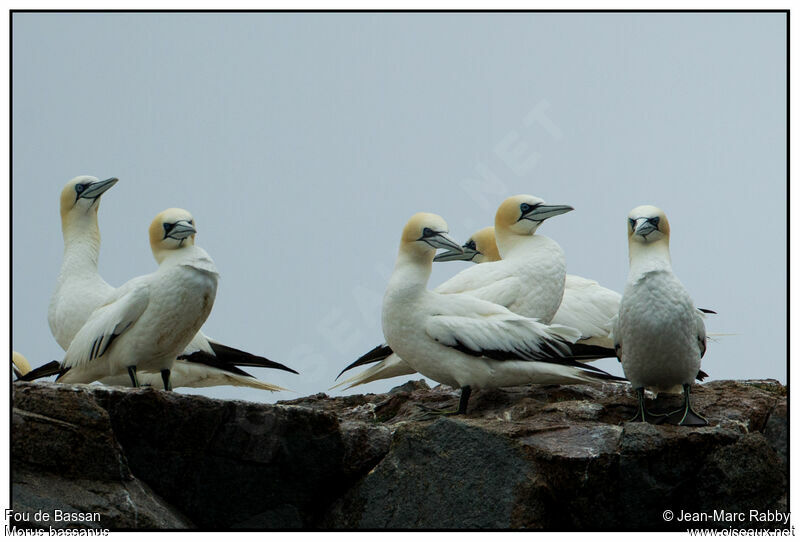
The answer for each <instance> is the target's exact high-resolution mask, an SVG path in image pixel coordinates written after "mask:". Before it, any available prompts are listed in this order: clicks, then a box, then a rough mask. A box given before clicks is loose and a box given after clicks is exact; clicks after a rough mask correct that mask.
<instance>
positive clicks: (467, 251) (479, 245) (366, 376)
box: [331, 226, 500, 390]
mask: <svg viewBox="0 0 800 542" xmlns="http://www.w3.org/2000/svg"><path fill="white" fill-rule="evenodd" d="M499 259H500V253H499V252H497V243H495V240H494V226H489V227H486V228H483V229H482V230H479V231H477V232H475V233H474V234H473V235H472V237H470V238H469V239H468V240H467V242H466V243H464V244H463V245H461V251H458V250H448V251H445V252H441V253H439V254H437V255H436V257H435V258H434V259H433V260H434V261H435V262H448V261H453V260H465V261H472V262H475V263H484V262H496V261H498V260H499ZM444 284H445V285H446V284H447V282H445V283H444ZM433 291H434V292H436V291H438V288H437V289H434V290H433ZM376 362H377V363H376ZM369 363H375V365H373V366H372V367H369V368H367V369H365V370H364V371H362V372H360V373H358V374H357V375H355V376H352V377H350V378H348V379H347V380H343V381H342V382H340V383H339V384H337V385H335V386H333V387H331V389H336V388H338V387H341V386H345V385H347V387H346V388H344V389H346V390H349V389H350V388H353V387H355V386H360V385H362V384H367V383H368V382H374V381H375V380H383V379H386V378H393V377H395V376H402V375H407V374H414V373H415V372H416V371H415V370H414V369H412V368H411V366H410V365H408V363H406V362H405V361H403V360H402V358H400V356H398V355H397V354H394V353H392V349H391V348H389V346H388V345H385V344H382V345H378V346H376V347H375V348H373V349H372V350H370V351H369V352H367V353H366V354H364V355H363V356H361V357H360V358H358V359H357V360H356V361H354V362H353V363H351V364H350V365H348V366H347V367H345V368H344V369H343V370H342V372H341V373H339V376H342V374H344V373H345V372H346V371H349V370H350V369H352V368H354V367H359V366H361V365H366V364H369ZM339 376H337V377H336V378H339Z"/></svg>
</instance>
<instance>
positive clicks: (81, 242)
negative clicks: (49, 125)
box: [47, 175, 118, 350]
mask: <svg viewBox="0 0 800 542" xmlns="http://www.w3.org/2000/svg"><path fill="white" fill-rule="evenodd" d="M117 180H118V179H116V178H115V177H112V178H110V179H106V180H105V181H100V180H98V179H97V178H96V177H90V176H88V175H81V176H79V177H75V178H74V179H72V180H71V181H69V182H68V183H67V184H66V186H64V188H63V189H62V190H61V198H60V209H61V232H62V234H63V236H64V257H63V260H62V263H61V272H60V273H59V275H58V282H57V283H56V289H55V291H54V292H53V295H52V296H51V297H50V307H49V309H48V311H47V322H48V323H49V324H50V331H51V332H52V333H53V337H54V338H55V339H56V342H57V343H58V344H59V346H61V348H63V349H64V350H66V349H67V348H69V344H70V343H71V342H72V338H73V337H74V336H75V334H76V333H77V332H78V330H79V329H80V328H81V326H83V324H84V323H85V322H86V320H87V319H88V318H89V315H90V314H92V312H93V311H94V310H95V309H96V308H97V307H99V306H100V304H101V303H102V302H103V301H104V300H105V299H106V298H107V297H108V296H109V295H111V293H112V292H113V291H114V288H113V287H112V286H110V285H109V284H108V283H107V282H106V281H104V280H103V277H101V276H100V274H99V273H98V272H97V260H98V258H99V256H100V228H99V226H98V225H97V210H98V208H99V207H100V197H101V196H102V195H103V194H104V193H105V192H106V190H108V189H109V188H111V187H112V186H114V185H115V184H116V183H117Z"/></svg>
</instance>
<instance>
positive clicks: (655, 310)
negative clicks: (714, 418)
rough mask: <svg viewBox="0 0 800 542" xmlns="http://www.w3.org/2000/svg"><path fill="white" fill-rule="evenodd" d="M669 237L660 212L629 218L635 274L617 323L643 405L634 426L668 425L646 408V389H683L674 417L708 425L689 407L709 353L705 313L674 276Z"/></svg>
mask: <svg viewBox="0 0 800 542" xmlns="http://www.w3.org/2000/svg"><path fill="white" fill-rule="evenodd" d="M669 235H670V228H669V222H668V221H667V217H666V215H665V214H664V212H663V211H662V210H661V209H659V208H657V207H653V206H652V205H642V206H640V207H636V208H635V209H633V210H632V211H631V212H630V213H629V214H628V255H629V259H630V270H629V273H628V282H627V284H626V286H625V292H624V294H623V295H622V301H621V303H620V308H619V316H618V318H617V319H616V321H615V323H614V329H613V337H614V341H615V348H616V351H617V357H618V358H619V360H620V361H621V362H622V369H623V371H624V372H625V376H627V377H628V379H629V380H630V381H631V385H632V386H633V388H634V389H635V390H636V395H637V399H638V409H637V413H636V416H635V417H634V418H633V419H632V420H631V421H648V422H653V423H660V422H661V421H664V419H665V416H661V415H657V414H652V413H650V412H648V411H647V409H646V408H645V404H644V389H645V388H651V389H654V390H655V391H666V390H670V389H672V388H674V387H675V386H682V387H683V394H684V404H683V408H681V409H680V410H678V411H676V412H673V413H671V414H670V416H677V418H678V424H679V425H707V424H708V421H707V420H706V419H705V418H703V417H702V416H700V415H699V414H697V413H696V412H695V411H694V410H693V409H692V407H691V403H690V401H689V394H690V389H691V385H692V382H693V381H694V379H695V375H697V374H698V371H699V370H700V358H702V357H703V354H705V351H706V330H705V325H704V324H703V318H702V316H701V313H700V311H698V310H697V309H696V308H695V305H694V303H693V302H692V299H691V297H690V296H689V293H688V292H687V291H686V289H685V288H684V287H683V285H682V284H681V282H680V281H679V280H678V278H677V277H676V276H675V274H674V273H673V272H672V263H671V260H670V254H669Z"/></svg>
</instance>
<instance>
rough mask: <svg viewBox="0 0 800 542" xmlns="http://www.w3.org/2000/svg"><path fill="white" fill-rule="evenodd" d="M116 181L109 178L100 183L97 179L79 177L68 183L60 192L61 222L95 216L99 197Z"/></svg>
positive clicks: (84, 176) (113, 178)
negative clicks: (88, 215) (91, 214)
mask: <svg viewBox="0 0 800 542" xmlns="http://www.w3.org/2000/svg"><path fill="white" fill-rule="evenodd" d="M118 180H119V179H117V178H116V177H111V178H110V179H106V180H105V181H101V180H98V179H97V177H90V176H89V175H81V176H79V177H75V178H74V179H72V180H71V181H69V182H68V183H67V184H66V186H64V189H63V190H61V199H60V202H61V220H62V221H68V220H71V219H72V218H73V217H75V218H77V217H80V216H83V215H87V214H89V213H94V215H95V216H97V208H98V207H99V206H100V196H102V195H103V193H104V192H105V191H106V190H108V189H109V188H111V187H112V186H114V185H115V184H117V181H118Z"/></svg>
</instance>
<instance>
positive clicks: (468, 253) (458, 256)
mask: <svg viewBox="0 0 800 542" xmlns="http://www.w3.org/2000/svg"><path fill="white" fill-rule="evenodd" d="M478 254H480V252H478V251H477V250H475V249H472V248H469V247H461V252H456V251H455V250H448V251H446V252H440V253H439V254H437V255H436V256H435V257H434V258H433V261H434V262H455V261H467V262H468V261H470V260H472V258H474V257H475V256H477V255H478Z"/></svg>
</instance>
